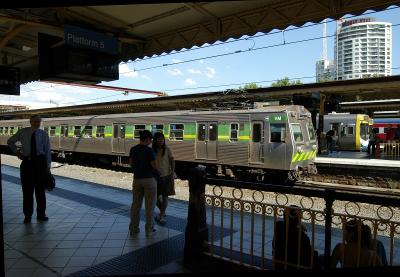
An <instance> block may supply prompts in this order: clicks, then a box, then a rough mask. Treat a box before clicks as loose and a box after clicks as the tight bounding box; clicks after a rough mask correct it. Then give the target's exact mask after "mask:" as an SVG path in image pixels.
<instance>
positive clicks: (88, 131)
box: [83, 126, 93, 138]
mask: <svg viewBox="0 0 400 277" xmlns="http://www.w3.org/2000/svg"><path fill="white" fill-rule="evenodd" d="M92 131H93V127H92V126H85V129H83V137H84V138H91V137H92V136H93V135H92Z"/></svg>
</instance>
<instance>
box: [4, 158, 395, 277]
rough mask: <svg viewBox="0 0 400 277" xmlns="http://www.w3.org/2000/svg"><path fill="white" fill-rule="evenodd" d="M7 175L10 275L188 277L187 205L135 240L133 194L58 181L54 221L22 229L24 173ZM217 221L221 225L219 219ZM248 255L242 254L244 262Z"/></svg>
mask: <svg viewBox="0 0 400 277" xmlns="http://www.w3.org/2000/svg"><path fill="white" fill-rule="evenodd" d="M2 173H3V174H2V179H3V211H4V225H3V226H4V241H5V243H4V246H5V265H6V277H11V276H29V277H30V276H41V277H46V276H66V275H68V276H110V275H132V274H147V273H158V274H162V273H183V272H190V270H188V269H187V268H185V267H184V266H183V262H182V259H183V247H184V230H185V227H186V217H187V206H188V203H187V202H186V201H182V200H176V199H171V200H170V202H169V206H168V209H167V224H166V225H165V226H159V225H156V228H157V230H158V231H157V232H156V234H155V236H154V237H151V238H146V237H145V235H144V232H141V233H140V234H139V235H138V236H137V237H136V238H131V237H130V236H129V234H128V224H129V220H130V218H129V215H130V204H131V201H132V192H131V191H130V190H125V189H118V188H113V187H108V186H104V185H99V184H96V183H90V182H84V181H81V180H76V179H71V178H65V177H60V176H56V182H57V187H56V189H55V190H54V191H52V192H49V193H47V215H48V216H49V221H48V222H45V223H38V222H36V219H35V215H34V217H33V221H32V223H31V224H23V223H22V222H23V219H24V216H23V214H22V191H21V186H20V180H19V169H18V168H16V167H11V166H2ZM239 216H240V215H239V213H237V214H236V215H235V219H234V221H235V222H236V223H235V224H238V223H239V221H240V220H239ZM207 218H208V219H209V220H210V219H211V212H210V210H208V211H207ZM141 219H142V221H141V226H140V227H141V230H144V226H143V225H144V222H143V219H144V215H143V210H142V212H141ZM249 220H251V216H250V215H246V216H245V226H246V228H245V230H244V244H243V250H244V252H249V251H250V243H251V240H250V237H251V236H250V234H249V232H250V227H249V226H250V224H248V222H250V221H249ZM268 220H269V221H271V220H272V218H269V219H268ZM216 222H219V220H218V218H216ZM225 222H228V220H227V219H226V221H225ZM310 229H311V228H309V230H310ZM220 230H221V229H219V228H218V226H216V228H214V238H213V239H212V240H213V241H214V243H215V245H219V239H220V238H221V237H220ZM238 230H239V228H236V225H235V227H234V230H233V231H232V232H233V235H234V239H233V243H234V245H235V246H236V247H237V246H238V245H239V240H240V235H241V234H240V232H239V231H238ZM210 231H211V230H210ZM222 233H223V237H224V242H225V243H227V242H228V238H229V230H227V229H223V232H222ZM272 238H273V232H271V231H268V232H267V234H266V239H265V245H264V247H265V252H266V253H267V255H266V258H267V259H268V264H270V261H271V260H270V259H271V255H270V254H269V253H271V247H272ZM380 239H381V240H382V241H383V243H384V244H385V246H386V251H388V250H389V249H390V248H389V243H390V241H389V240H388V239H387V238H383V237H382V238H380ZM341 240H342V234H341V231H340V230H338V229H334V230H333V236H332V246H334V245H335V244H336V243H338V242H341ZM225 243H224V244H225ZM253 247H254V253H256V254H257V253H259V252H260V251H261V249H262V243H261V240H259V239H256V240H255V241H254V245H253ZM315 247H316V250H317V251H318V253H320V254H322V253H323V249H324V227H323V226H316V228H315ZM399 248H400V245H399V243H398V242H397V241H396V242H395V253H394V254H395V263H396V264H399V263H400V261H399V260H400V255H399ZM388 254H389V253H387V255H388ZM248 257H249V255H247V254H245V255H244V259H245V260H246V259H248ZM203 270H204V271H216V268H207V267H204V268H203Z"/></svg>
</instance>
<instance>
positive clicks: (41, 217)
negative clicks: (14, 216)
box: [37, 216, 49, 221]
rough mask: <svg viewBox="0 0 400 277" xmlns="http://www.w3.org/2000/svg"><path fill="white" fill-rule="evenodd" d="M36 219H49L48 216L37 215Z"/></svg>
mask: <svg viewBox="0 0 400 277" xmlns="http://www.w3.org/2000/svg"><path fill="white" fill-rule="evenodd" d="M37 220H40V221H47V220H49V218H48V217H47V216H38V217H37Z"/></svg>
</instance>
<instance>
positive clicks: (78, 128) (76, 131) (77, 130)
mask: <svg viewBox="0 0 400 277" xmlns="http://www.w3.org/2000/svg"><path fill="white" fill-rule="evenodd" d="M74 137H76V138H80V137H81V126H75V127H74Z"/></svg>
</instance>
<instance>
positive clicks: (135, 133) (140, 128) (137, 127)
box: [133, 124, 146, 139]
mask: <svg viewBox="0 0 400 277" xmlns="http://www.w3.org/2000/svg"><path fill="white" fill-rule="evenodd" d="M134 126H135V131H133V138H135V139H140V135H139V132H140V131H143V130H146V125H144V124H137V125H134Z"/></svg>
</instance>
